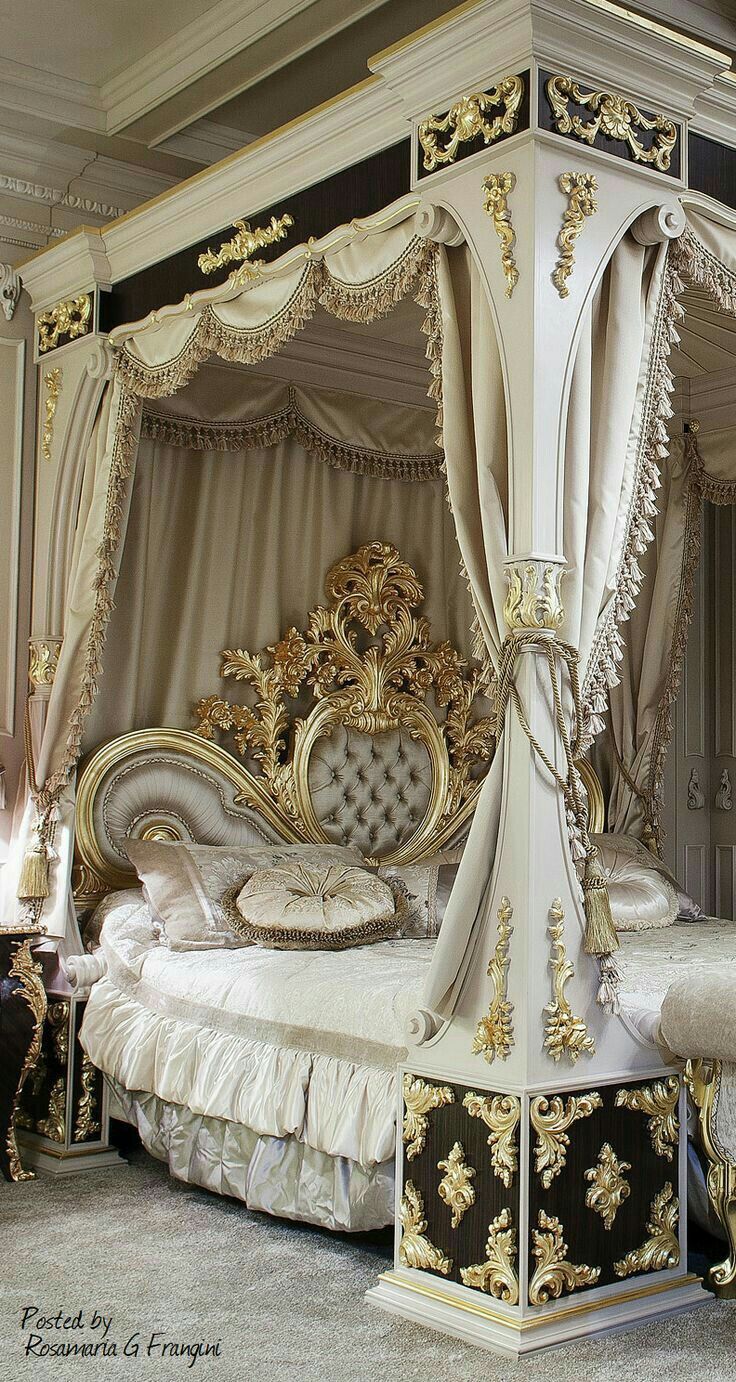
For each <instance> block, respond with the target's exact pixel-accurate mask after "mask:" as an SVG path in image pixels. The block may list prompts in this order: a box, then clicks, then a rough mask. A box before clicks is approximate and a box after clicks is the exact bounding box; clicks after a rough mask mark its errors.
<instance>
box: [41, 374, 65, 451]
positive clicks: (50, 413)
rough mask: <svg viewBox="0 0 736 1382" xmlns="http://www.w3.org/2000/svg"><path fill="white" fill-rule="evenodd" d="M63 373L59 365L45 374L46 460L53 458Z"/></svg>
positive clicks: (43, 436)
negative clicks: (52, 451) (57, 407)
mask: <svg viewBox="0 0 736 1382" xmlns="http://www.w3.org/2000/svg"><path fill="white" fill-rule="evenodd" d="M62 380H63V375H62V372H61V368H60V366H59V365H57V366H56V367H55V369H50V370H49V371H48V374H45V375H44V376H43V382H44V387H45V389H46V397H45V399H44V401H43V427H42V428H41V455H42V456H43V458H44V460H45V461H50V460H51V448H52V446H53V444H54V419H55V417H56V405H57V403H58V402H59V394H60V393H61V385H62Z"/></svg>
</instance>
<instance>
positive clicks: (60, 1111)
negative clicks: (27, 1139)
mask: <svg viewBox="0 0 736 1382" xmlns="http://www.w3.org/2000/svg"><path fill="white" fill-rule="evenodd" d="M36 1132H39V1133H41V1135H42V1136H43V1137H48V1138H49V1140H50V1141H51V1142H64V1141H65V1140H66V1075H59V1077H58V1079H56V1080H54V1083H53V1084H52V1086H51V1091H50V1093H49V1102H48V1109H47V1112H46V1117H45V1118H42V1119H41V1120H40V1122H38V1123H37V1124H36Z"/></svg>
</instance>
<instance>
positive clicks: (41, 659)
mask: <svg viewBox="0 0 736 1382" xmlns="http://www.w3.org/2000/svg"><path fill="white" fill-rule="evenodd" d="M61 643H62V640H61V639H60V638H31V639H30V640H29V643H28V680H29V682H30V684H31V686H32V687H33V688H34V689H35V688H36V687H39V686H53V684H54V677H55V676H56V669H57V667H58V665H59V654H60V652H61Z"/></svg>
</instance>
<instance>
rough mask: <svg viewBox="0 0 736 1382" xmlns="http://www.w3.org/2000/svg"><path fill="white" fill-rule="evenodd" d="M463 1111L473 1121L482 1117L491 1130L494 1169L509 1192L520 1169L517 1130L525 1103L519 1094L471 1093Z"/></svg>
mask: <svg viewBox="0 0 736 1382" xmlns="http://www.w3.org/2000/svg"><path fill="white" fill-rule="evenodd" d="M463 1108H466V1109H467V1110H468V1113H469V1114H470V1117H471V1118H482V1119H483V1122H484V1123H485V1125H486V1127H487V1128H489V1129H490V1136H489V1138H488V1146H489V1147H490V1149H491V1166H492V1167H493V1171H494V1174H495V1175H497V1176H498V1178H499V1180H502V1181H503V1183H504V1185H505V1186H506V1189H507V1190H508V1188H509V1186H510V1185H511V1184H512V1182H513V1179H514V1176H515V1175H516V1172H517V1170H518V1169H519V1149H518V1143H517V1137H516V1130H517V1128H518V1126H519V1120H520V1118H521V1100H520V1099H519V1097H518V1095H516V1094H489V1095H483V1094H476V1093H474V1091H473V1090H469V1091H468V1093H467V1094H466V1095H465V1098H464V1099H463Z"/></svg>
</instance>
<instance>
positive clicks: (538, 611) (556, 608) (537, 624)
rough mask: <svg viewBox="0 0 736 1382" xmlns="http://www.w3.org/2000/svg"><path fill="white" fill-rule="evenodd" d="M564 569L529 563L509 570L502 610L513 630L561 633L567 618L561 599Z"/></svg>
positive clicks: (514, 566)
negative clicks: (557, 631)
mask: <svg viewBox="0 0 736 1382" xmlns="http://www.w3.org/2000/svg"><path fill="white" fill-rule="evenodd" d="M563 575H564V568H563V567H562V566H561V565H560V566H555V565H552V564H551V563H549V562H536V561H526V562H523V563H518V564H517V565H513V564H510V565H508V566H507V567H506V580H507V582H508V591H507V593H506V602H505V604H504V607H503V613H504V618H505V620H506V623H507V625H508V627H509V628H510V629H559V627H560V625H561V624H562V623H563V621H564V618H565V610H564V608H563V604H562V600H561V598H560V582H561V580H562V577H563Z"/></svg>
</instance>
